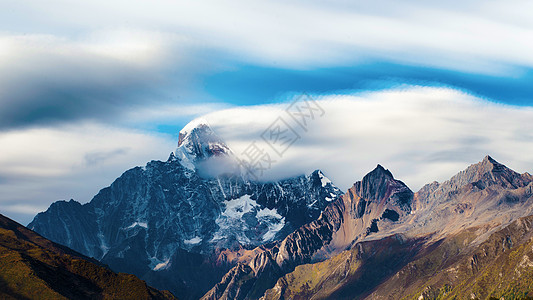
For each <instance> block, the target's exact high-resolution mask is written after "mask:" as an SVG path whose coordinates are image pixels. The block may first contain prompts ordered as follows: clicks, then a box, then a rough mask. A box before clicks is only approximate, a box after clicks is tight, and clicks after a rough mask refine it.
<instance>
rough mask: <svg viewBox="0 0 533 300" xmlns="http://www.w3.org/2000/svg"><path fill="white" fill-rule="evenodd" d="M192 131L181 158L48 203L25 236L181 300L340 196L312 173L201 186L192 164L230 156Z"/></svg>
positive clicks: (203, 132) (234, 177) (206, 132)
mask: <svg viewBox="0 0 533 300" xmlns="http://www.w3.org/2000/svg"><path fill="white" fill-rule="evenodd" d="M198 126H199V127H196V128H194V129H192V130H191V131H190V133H188V134H187V135H185V136H182V137H181V140H180V146H179V147H178V150H176V153H177V154H179V155H171V156H170V158H169V160H168V161H166V162H162V161H151V162H149V163H148V164H147V165H146V166H145V167H142V168H141V167H136V168H133V169H130V170H128V171H126V172H125V173H124V174H122V175H121V176H120V177H119V178H118V179H116V180H115V181H114V182H113V183H112V184H111V186H109V187H107V188H104V189H102V190H101V191H100V192H99V193H98V194H97V195H96V196H95V197H94V198H93V199H92V200H91V201H90V202H89V203H86V204H83V205H81V204H80V203H78V202H75V201H69V202H65V201H59V202H56V203H54V204H52V205H51V206H50V208H49V209H48V210H47V211H46V212H43V213H39V214H38V215H37V216H36V217H35V219H34V220H33V221H32V222H31V223H30V224H29V225H28V226H29V228H31V229H32V230H35V231H36V232H38V233H40V234H42V235H43V236H45V237H47V238H50V239H51V240H53V241H55V242H58V243H61V244H64V245H66V246H69V247H71V248H73V249H74V250H76V251H79V252H80V253H83V254H85V255H87V256H91V257H94V258H96V259H98V260H100V261H101V262H103V263H105V264H107V265H109V266H110V267H111V268H112V269H113V270H115V271H119V272H128V273H132V274H135V275H137V276H139V277H141V278H142V279H146V280H147V281H148V282H149V283H150V284H152V285H154V286H156V287H158V288H164V289H169V290H171V291H172V292H173V293H175V294H176V295H177V296H178V297H180V298H198V297H199V296H201V295H202V294H203V293H205V292H206V291H207V290H208V289H209V288H210V287H212V286H213V285H214V284H215V283H216V282H218V281H219V280H220V279H221V278H222V276H223V275H224V274H225V272H226V271H227V270H228V269H229V268H230V267H232V266H233V265H232V262H231V261H225V262H224V263H223V264H221V263H220V262H217V257H216V253H218V252H217V251H220V249H230V250H238V249H242V248H243V247H244V248H247V249H251V248H254V247H257V246H260V245H263V244H268V243H271V242H273V241H275V240H278V239H282V238H284V237H285V236H287V235H288V234H289V233H291V232H292V231H294V230H295V229H297V228H299V227H300V226H302V225H303V224H306V223H309V222H311V221H313V220H315V219H317V218H318V217H319V215H320V213H321V212H322V211H323V210H324V208H325V207H326V206H327V205H328V204H329V203H330V201H333V200H334V199H336V198H337V197H339V196H340V195H341V191H340V190H339V189H338V188H337V187H335V186H334V185H333V184H332V183H331V182H330V181H329V179H327V178H326V177H325V176H324V174H323V173H322V172H320V171H315V172H313V173H312V174H310V175H308V176H298V177H294V178H289V179H285V180H281V181H278V182H269V183H262V182H255V181H251V180H248V179H246V178H245V177H243V176H241V175H240V174H238V173H232V172H230V173H229V174H225V175H220V176H216V177H205V176H203V175H201V174H200V173H201V172H199V171H198V170H197V168H198V165H197V164H196V163H197V162H204V161H205V160H206V159H209V156H210V155H222V154H221V153H223V155H225V156H227V157H230V158H231V155H232V154H231V151H230V150H229V148H228V147H227V146H225V144H224V143H223V142H221V141H220V140H219V139H218V138H217V137H216V136H215V135H214V134H213V133H212V131H210V129H209V128H208V127H206V126H204V125H202V124H201V125H198ZM215 145H216V149H215V148H213V147H214V146H215ZM217 149H218V150H217ZM220 149H226V150H224V151H222V152H220V151H219V150H220ZM213 151H214V152H213ZM180 155H181V158H180ZM231 171H233V170H231ZM189 261H195V262H196V263H195V264H194V266H193V265H190V263H189ZM169 278H171V279H169Z"/></svg>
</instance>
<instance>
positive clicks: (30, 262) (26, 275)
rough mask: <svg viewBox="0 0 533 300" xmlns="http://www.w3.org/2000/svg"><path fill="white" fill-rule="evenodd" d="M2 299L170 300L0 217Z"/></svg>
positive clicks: (135, 280)
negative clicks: (96, 299)
mask: <svg viewBox="0 0 533 300" xmlns="http://www.w3.org/2000/svg"><path fill="white" fill-rule="evenodd" d="M0 257H1V260H0V297H1V298H2V299H95V298H98V299H134V298H135V299H175V298H174V297H173V296H172V294H170V293H168V292H160V291H158V290H156V289H153V288H151V287H149V286H147V285H146V283H145V282H144V281H141V280H139V279H138V278H137V277H135V276H133V275H129V274H123V273H120V274H117V273H114V272H112V271H110V270H109V269H107V268H105V267H103V266H101V265H99V264H98V262H96V261H92V260H91V259H89V258H86V257H83V256H82V255H81V254H78V253H76V252H74V251H72V250H70V249H68V248H66V247H63V246H60V245H57V244H55V243H53V242H51V241H49V240H47V239H45V238H43V237H41V236H39V235H38V234H36V233H35V232H33V231H31V230H28V229H26V228H25V227H23V226H22V225H20V224H18V223H16V222H15V221H12V220H10V219H8V218H6V217H4V216H2V215H0Z"/></svg>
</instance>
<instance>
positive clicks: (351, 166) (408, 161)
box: [0, 87, 533, 223]
mask: <svg viewBox="0 0 533 300" xmlns="http://www.w3.org/2000/svg"><path fill="white" fill-rule="evenodd" d="M318 99H320V100H319V101H320V102H319V104H320V106H321V107H322V108H323V109H324V111H325V114H324V116H323V117H320V118H317V119H315V120H313V121H311V122H309V127H308V131H307V132H304V131H303V130H302V129H301V128H299V127H298V125H297V124H295V123H294V121H292V120H291V119H290V117H289V116H288V115H287V114H286V113H285V112H284V109H285V108H286V106H287V104H278V105H261V106H254V107H236V108H230V109H224V110H220V111H216V112H212V113H208V114H207V115H205V116H203V118H205V119H207V120H208V121H209V123H210V125H211V126H212V127H213V129H214V130H215V132H216V133H217V134H219V135H220V136H221V137H222V138H223V139H225V140H226V141H227V142H228V144H229V145H230V147H232V149H233V150H234V152H235V153H236V154H238V155H240V154H242V152H243V151H244V149H246V147H248V146H249V145H250V143H251V142H252V141H257V142H258V145H259V146H261V147H263V148H264V149H266V150H268V149H269V148H267V147H268V146H267V145H266V144H265V143H264V142H263V141H262V140H261V138H260V135H261V133H262V132H263V131H264V130H265V129H266V128H267V127H268V126H269V125H270V124H271V123H272V122H273V121H274V120H275V119H276V118H277V117H279V116H281V117H283V118H285V119H286V120H287V122H289V124H290V125H291V126H292V127H293V129H295V130H297V131H298V133H299V134H300V135H301V137H302V139H300V140H299V141H297V142H296V143H295V144H294V145H293V146H292V147H290V148H289V149H288V150H287V151H286V152H285V153H284V155H283V157H282V158H279V157H277V156H276V154H275V153H273V152H272V151H270V150H268V151H269V153H270V154H272V157H273V158H274V159H276V160H277V162H276V163H274V164H273V167H272V170H270V171H269V172H267V173H266V174H265V176H264V177H263V178H264V179H278V178H281V177H288V176H293V175H299V174H302V173H310V172H311V171H312V170H314V169H322V170H323V171H324V172H325V173H326V175H327V176H328V177H329V178H330V179H332V181H333V182H334V183H335V184H337V185H338V186H340V187H341V188H343V189H346V188H348V187H349V186H351V184H352V183H354V182H355V181H357V180H360V179H361V178H362V176H364V175H365V174H366V173H367V172H369V171H370V170H372V169H373V168H374V167H375V166H376V164H378V163H380V164H382V165H384V166H385V167H387V168H389V169H390V170H391V171H392V172H393V174H394V175H395V176H396V177H397V178H399V179H402V180H404V181H405V182H406V183H407V184H408V185H409V186H410V187H411V188H412V189H413V190H418V188H420V187H421V186H422V185H423V184H425V183H429V182H431V181H433V180H438V181H443V180H446V179H448V178H450V177H451V176H452V175H454V174H455V173H456V172H458V171H460V170H462V169H465V168H466V167H467V166H468V165H469V164H471V163H475V162H477V161H479V160H481V159H482V158H483V157H484V156H485V155H487V154H490V155H492V156H493V157H494V158H495V159H497V160H499V161H500V162H502V163H504V164H506V165H508V166H509V167H511V168H513V169H515V170H516V171H519V172H526V171H529V172H531V171H533V151H532V150H533V134H532V132H533V123H532V122H531V120H532V119H533V109H531V108H524V107H512V106H504V105H499V104H495V103H492V102H487V101H484V100H482V99H479V98H476V97H473V96H470V95H467V94H464V93H461V92H458V91H455V90H451V89H443V88H442V89H439V88H425V87H407V88H405V89H403V90H390V91H383V92H369V93H364V94H358V95H330V96H321V97H319V98H318ZM216 108H220V107H219V106H217V105H213V106H210V105H206V106H193V107H184V109H183V110H169V109H168V107H162V109H164V111H163V112H158V111H157V110H155V109H154V110H152V111H151V112H150V113H146V115H145V116H146V117H145V118H141V116H142V115H144V114H143V113H139V114H137V115H138V116H139V121H140V122H149V121H150V120H151V119H154V118H155V119H158V118H163V119H165V120H171V119H172V115H175V116H176V118H184V117H189V116H195V115H197V114H198V113H201V112H209V111H212V110H213V109H216ZM222 108H223V106H222ZM131 116H135V114H132V115H131ZM176 142H177V141H176V140H175V139H174V138H171V137H169V136H159V135H153V134H149V133H146V132H143V131H134V130H130V129H123V128H117V127H109V125H106V124H96V123H76V125H70V126H66V125H65V126H59V127H46V128H33V129H21V130H13V131H9V132H4V133H1V134H0V145H2V151H1V152H0V195H1V197H0V211H2V212H3V213H5V214H7V215H8V216H11V217H15V218H17V220H19V221H21V222H23V223H27V222H29V221H30V220H31V218H32V217H33V215H34V214H35V213H37V212H39V211H41V210H44V209H46V208H47V207H48V206H49V205H50V204H51V203H52V202H54V201H57V200H59V199H67V200H68V199H70V198H74V199H76V200H78V201H80V202H86V201H89V200H90V199H91V198H92V197H93V196H94V195H95V194H96V193H97V192H98V191H99V190H100V189H101V188H103V187H105V186H108V185H109V184H111V182H112V181H113V180H114V179H115V178H117V177H118V176H120V175H121V174H122V173H123V172H124V171H125V170H127V169H129V168H131V167H133V166H135V165H144V164H145V163H146V162H148V161H150V160H152V159H159V160H165V159H166V158H167V157H168V154H169V153H170V152H171V151H173V150H174V149H175V146H176Z"/></svg>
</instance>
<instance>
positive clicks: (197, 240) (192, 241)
mask: <svg viewBox="0 0 533 300" xmlns="http://www.w3.org/2000/svg"><path fill="white" fill-rule="evenodd" d="M201 241H202V238H201V237H199V236H195V237H193V238H192V239H188V240H184V241H183V242H184V243H185V244H187V245H196V244H199V243H200V242H201Z"/></svg>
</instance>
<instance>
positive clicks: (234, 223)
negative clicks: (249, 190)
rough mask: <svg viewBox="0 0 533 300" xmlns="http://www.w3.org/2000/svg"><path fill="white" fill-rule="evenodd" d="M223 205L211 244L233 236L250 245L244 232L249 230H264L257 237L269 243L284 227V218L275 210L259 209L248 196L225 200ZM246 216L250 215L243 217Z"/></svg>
mask: <svg viewBox="0 0 533 300" xmlns="http://www.w3.org/2000/svg"><path fill="white" fill-rule="evenodd" d="M223 204H224V206H225V208H224V211H223V212H222V213H221V214H220V216H219V217H218V218H217V219H216V221H215V222H216V224H217V225H218V226H219V230H218V231H217V232H216V233H215V234H214V236H213V238H212V239H211V242H217V241H219V240H222V239H228V238H229V237H231V236H234V237H235V238H236V239H237V241H238V242H239V243H241V244H243V245H246V244H250V243H252V242H251V241H250V238H248V237H247V236H246V232H247V231H248V230H249V229H250V228H263V229H266V232H264V231H262V236H259V239H260V240H262V241H263V242H264V241H269V240H271V239H273V238H274V237H275V236H276V234H277V233H278V232H279V231H280V230H281V229H282V228H283V227H284V226H285V218H284V217H283V216H281V215H280V214H279V213H278V211H277V210H276V209H269V208H266V207H265V208H261V206H260V205H259V204H257V202H256V201H255V200H253V199H251V198H250V195H244V196H242V197H240V198H237V199H232V200H227V201H224V202H223ZM246 214H250V215H249V216H248V215H247V216H246V217H245V215H246ZM254 218H255V220H254ZM245 219H246V220H245ZM255 222H257V223H255ZM250 226H253V227H250ZM256 226H257V227H256ZM263 232H264V233H263ZM256 242H257V241H256Z"/></svg>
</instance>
